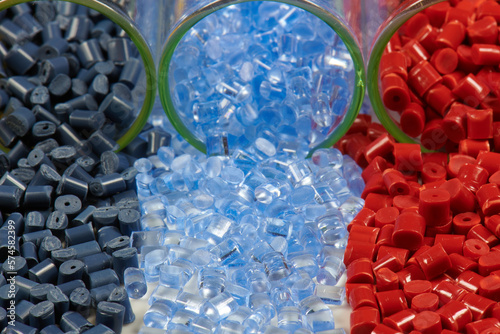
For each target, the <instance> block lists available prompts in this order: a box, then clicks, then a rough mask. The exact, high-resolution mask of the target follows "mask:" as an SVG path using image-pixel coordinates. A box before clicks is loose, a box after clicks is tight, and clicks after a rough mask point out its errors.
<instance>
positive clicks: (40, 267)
mask: <svg viewBox="0 0 500 334" xmlns="http://www.w3.org/2000/svg"><path fill="white" fill-rule="evenodd" d="M28 278H29V279H30V280H32V281H35V282H37V283H51V284H52V283H55V282H56V281H57V267H56V265H55V264H54V262H53V261H52V260H51V259H45V260H43V261H41V262H40V263H38V264H37V265H35V266H34V267H32V268H30V270H29V271H28ZM47 292H48V291H47Z"/></svg>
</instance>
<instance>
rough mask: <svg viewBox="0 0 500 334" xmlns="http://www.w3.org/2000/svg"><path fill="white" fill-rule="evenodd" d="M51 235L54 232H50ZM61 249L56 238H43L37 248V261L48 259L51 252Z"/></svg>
mask: <svg viewBox="0 0 500 334" xmlns="http://www.w3.org/2000/svg"><path fill="white" fill-rule="evenodd" d="M52 233H54V231H52ZM61 248H62V243H61V240H59V238H58V237H56V236H49V237H45V238H43V240H42V242H41V243H40V247H39V248H38V259H39V260H40V261H43V260H45V259H47V258H50V257H51V254H52V252H53V251H55V250H58V249H61Z"/></svg>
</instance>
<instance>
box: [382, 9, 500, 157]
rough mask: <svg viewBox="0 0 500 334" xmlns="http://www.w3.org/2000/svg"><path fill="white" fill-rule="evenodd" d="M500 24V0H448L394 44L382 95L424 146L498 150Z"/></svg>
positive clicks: (419, 17)
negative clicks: (499, 1)
mask: <svg viewBox="0 0 500 334" xmlns="http://www.w3.org/2000/svg"><path fill="white" fill-rule="evenodd" d="M498 22H500V4H499V3H498V2H497V1H492V0H486V1H485V0H463V1H457V0H453V1H452V0H450V1H445V2H442V3H438V4H436V5H433V6H431V7H429V8H427V9H425V10H424V11H422V12H420V13H418V14H416V15H414V16H413V17H412V18H410V19H409V20H408V21H407V22H406V23H405V24H404V25H403V26H402V27H401V28H400V29H399V31H398V33H396V34H395V35H394V36H393V37H392V39H391V40H390V42H389V43H388V45H387V48H386V49H385V51H384V54H383V56H382V58H381V62H380V72H379V73H380V79H381V95H382V100H383V102H384V105H385V106H386V108H387V109H389V110H391V111H392V112H389V113H390V115H391V116H392V117H393V119H394V120H395V122H396V123H398V124H399V126H400V128H401V129H402V130H403V132H405V133H406V134H407V135H408V136H410V137H415V138H417V137H419V139H420V142H421V143H422V145H423V146H424V147H425V148H427V149H431V150H438V149H440V148H443V147H445V148H446V150H447V151H448V152H459V153H463V154H468V155H469V153H470V151H473V152H479V151H480V150H485V151H490V150H496V151H499V150H500V100H499V98H500V72H499V64H500V45H499V27H498ZM472 155H475V154H472Z"/></svg>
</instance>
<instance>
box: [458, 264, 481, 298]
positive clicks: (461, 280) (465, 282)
mask: <svg viewBox="0 0 500 334" xmlns="http://www.w3.org/2000/svg"><path fill="white" fill-rule="evenodd" d="M482 279H483V276H481V275H479V274H478V273H477V272H475V271H470V270H467V271H464V272H463V273H461V274H460V275H459V276H458V277H457V280H456V282H457V285H458V286H460V287H462V288H464V289H465V290H467V291H469V292H472V293H477V291H479V283H480V282H481V280H482Z"/></svg>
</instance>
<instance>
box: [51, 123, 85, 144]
mask: <svg viewBox="0 0 500 334" xmlns="http://www.w3.org/2000/svg"><path fill="white" fill-rule="evenodd" d="M57 136H58V138H59V143H60V144H63V145H72V146H77V147H81V146H82V145H84V142H83V139H82V138H81V137H80V135H79V134H78V133H77V132H76V131H75V130H74V129H73V128H72V127H71V126H70V125H69V124H67V123H61V125H59V126H58V127H57Z"/></svg>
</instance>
